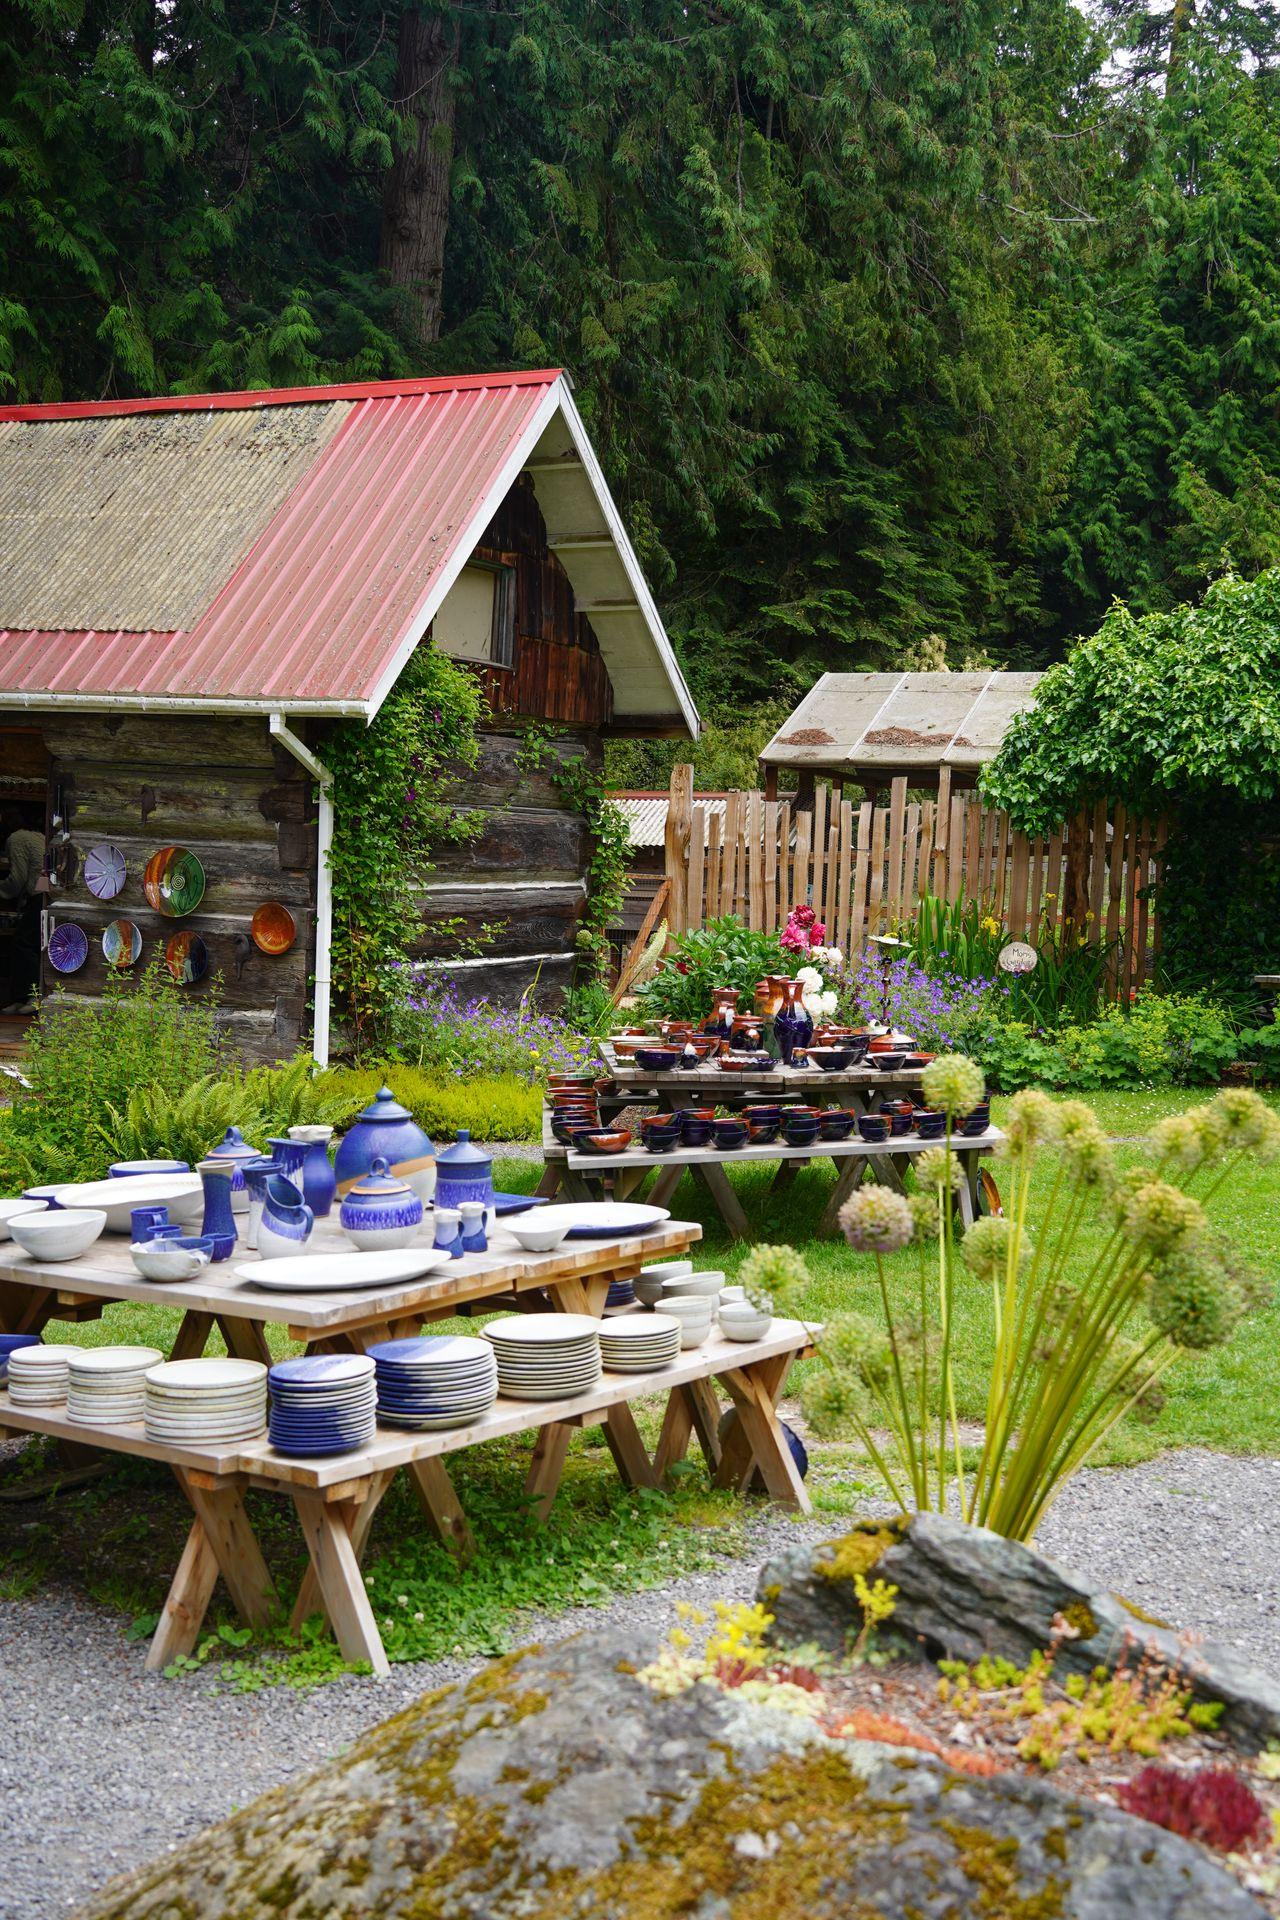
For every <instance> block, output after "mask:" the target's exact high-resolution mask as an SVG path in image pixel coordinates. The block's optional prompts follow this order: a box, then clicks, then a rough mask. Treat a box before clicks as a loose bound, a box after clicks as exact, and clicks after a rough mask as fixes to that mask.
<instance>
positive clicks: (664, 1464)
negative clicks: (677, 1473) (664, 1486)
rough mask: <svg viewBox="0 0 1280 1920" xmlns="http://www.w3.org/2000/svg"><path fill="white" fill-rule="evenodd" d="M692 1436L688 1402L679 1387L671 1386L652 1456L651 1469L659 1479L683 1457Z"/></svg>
mask: <svg viewBox="0 0 1280 1920" xmlns="http://www.w3.org/2000/svg"><path fill="white" fill-rule="evenodd" d="M692 1438H693V1415H692V1414H691V1413H690V1411H689V1403H688V1401H687V1400H686V1399H685V1397H684V1394H683V1392H682V1391H681V1389H680V1388H679V1387H673V1388H672V1389H671V1392H670V1393H669V1394H668V1395H667V1410H666V1412H665V1413H664V1414H663V1416H662V1432H661V1433H660V1434H659V1435H658V1451H657V1452H656V1453H655V1454H654V1456H653V1470H654V1472H655V1473H656V1474H657V1476H658V1479H659V1480H662V1479H664V1478H665V1477H666V1474H667V1471H668V1469H669V1468H671V1467H674V1466H676V1465H677V1464H678V1463H679V1462H680V1461H681V1460H683V1459H684V1457H685V1455H686V1454H687V1453H688V1451H689V1442H690V1441H691V1440H692Z"/></svg>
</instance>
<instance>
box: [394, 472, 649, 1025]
mask: <svg viewBox="0 0 1280 1920" xmlns="http://www.w3.org/2000/svg"><path fill="white" fill-rule="evenodd" d="M475 551H476V557H477V559H481V560H489V561H492V562H495V563H500V564H502V565H504V566H510V567H514V568H515V570H516V617H515V624H516V643H515V662H514V665H513V666H511V667H509V668H502V667H493V666H485V667H479V668H477V669H476V671H477V673H478V674H479V677H480V680H481V683H482V685H483V686H484V689H485V693H486V695H487V697H488V701H489V707H490V711H491V713H492V715H493V719H492V721H491V723H490V725H489V726H488V727H487V728H486V730H485V734H484V738H483V739H482V740H481V743H480V758H479V762H478V764H477V766H476V768H475V770H474V772H472V773H468V774H467V775H466V776H465V777H464V779H463V780H462V782H461V783H460V785H459V802H460V805H461V807H462V809H463V810H464V811H472V810H474V811H478V812H479V813H480V815H481V818H480V821H479V830H478V833H477V835H476V837H475V838H474V839H472V840H470V841H467V842H465V843H463V844H462V845H459V846H457V847H451V848H449V849H448V850H447V851H446V852H445V853H444V855H443V856H442V863H441V865H440V866H439V867H438V868H437V869H436V870H435V871H433V872H432V874H431V876H430V880H429V883H428V885H427V887H426V888H425V890H424V893H423V918H424V932H423V938H422V941H421V943H420V947H419V954H420V957H422V958H431V959H449V958H451V957H452V956H453V955H455V954H456V953H457V951H458V935H457V933H450V932H449V931H448V928H447V923H448V922H450V921H454V922H456V923H457V926H458V929H459V930H460V932H461V933H462V935H463V937H464V939H466V940H474V939H476V938H479V937H481V936H482V935H483V934H484V930H485V929H486V928H487V929H488V930H489V937H488V938H487V939H486V940H484V941H483V944H482V946H481V948H480V952H479V957H478V958H474V959H473V958H471V957H470V956H469V955H467V954H465V953H464V956H463V961H462V964H461V965H457V964H456V963H455V966H454V967H453V968H451V969H450V971H452V972H453V973H454V975H455V977H456V979H457V980H458V982H459V984H460V985H464V986H467V987H470V986H474V987H475V990H476V992H477V993H484V994H485V995H486V996H487V997H488V998H489V999H491V1000H495V1001H497V1002H498V1003H499V1004H501V1005H504V1006H512V1005H514V1004H515V1003H516V1001H518V1000H519V998H520V996H521V994H522V993H523V992H524V991H525V989H526V988H527V987H529V986H531V985H532V984H533V983H534V981H535V980H536V982H537V988H538V999H539V1002H540V1004H545V1005H552V1006H554V1005H555V1004H556V1002H557V1000H558V999H559V997H560V995H561V994H562V993H563V992H564V990H565V989H566V988H567V987H568V986H569V985H570V984H571V983H572V979H573V970H574V937H575V935H576V934H577V931H578V927H579V924H580V922H581V919H582V915H583V911H584V909H585V907H586V901H587V887H586V874H587V867H588V864H589V861H590V857H591V849H590V843H589V837H588V834H587V830H586V826H585V823H584V821H583V819H582V817H581V815H580V814H578V813H576V812H575V811H574V810H573V809H572V808H571V807H569V806H568V805H567V804H566V802H565V799H564V797H563V795H562V794H561V793H560V792H559V791H558V790H557V788H556V786H555V783H554V781H553V779H552V777H551V774H550V773H549V772H548V771H546V770H538V771H535V772H530V771H528V770H526V769H525V768H523V767H522V765H521V758H522V756H521V748H522V744H523V742H524V737H525V723H526V722H528V721H544V722H547V723H549V724H551V725H553V726H556V727H558V728H561V729H564V730H565V732H564V737H563V738H557V740H556V741H555V743H554V748H555V752H556V754H557V756H558V757H559V758H561V759H565V758H568V757H570V756H572V755H575V754H583V753H585V754H586V755H588V756H589V757H590V758H591V760H592V762H593V764H595V765H597V766H598V765H599V764H600V761H601V752H602V749H601V744H600V736H601V732H602V731H603V729H605V728H606V727H607V726H608V724H609V722H610V720H611V719H612V717H613V692H612V688H611V687H610V684H609V676H608V674H607V672H606V671H605V665H604V661H603V659H602V657H601V654H600V647H599V643H598V641H597V640H596V636H595V634H594V633H593V631H592V629H591V624H590V622H589V621H588V620H587V619H586V617H585V615H583V614H580V613H578V612H577V611H576V610H575V607H574V597H573V587H572V585H571V584H570V581H569V576H568V574H567V573H566V572H565V570H564V568H563V567H562V566H561V564H560V562H559V561H558V560H557V559H556V557H555V555H554V554H553V553H552V552H551V551H550V550H549V548H548V546H547V532H546V527H545V525H544V524H543V519H542V515H541V513H540V512H539V509H538V503H537V500H536V498H535V496H534V491H533V484H532V482H531V481H530V480H529V478H528V476H527V475H526V476H523V477H522V478H521V479H520V480H518V481H517V482H516V484H515V486H513V487H512V489H511V491H510V493H509V494H508V495H507V497H506V499H505V500H504V501H503V503H502V506H501V507H500V508H499V509H498V512H497V514H496V515H495V516H494V518H493V520H492V521H491V522H490V524H489V526H488V527H487V528H486V529H485V532H484V535H483V537H482V538H481V540H480V542H479V544H478V545H477V547H476V550H475Z"/></svg>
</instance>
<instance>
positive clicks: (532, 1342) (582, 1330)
mask: <svg viewBox="0 0 1280 1920" xmlns="http://www.w3.org/2000/svg"><path fill="white" fill-rule="evenodd" d="M599 1332H600V1322H599V1321H598V1320H595V1319H593V1318H592V1316H591V1315H590V1314H589V1313H512V1314H508V1315H507V1316H506V1317H505V1318H504V1319H502V1320H491V1321H490V1322H489V1324H488V1326H487V1327H486V1328H485V1330H484V1337H485V1339H486V1340H494V1341H497V1342H500V1343H501V1344H503V1345H504V1346H505V1345H506V1344H507V1343H508V1342H514V1343H515V1344H516V1345H517V1346H524V1345H528V1346H531V1347H534V1346H537V1347H540V1346H543V1345H545V1344H548V1343H549V1344H550V1345H551V1346H561V1345H563V1343H564V1342H565V1341H566V1340H582V1339H584V1338H588V1337H594V1336H595V1335H598V1334H599Z"/></svg>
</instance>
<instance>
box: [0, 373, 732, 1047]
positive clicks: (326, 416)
mask: <svg viewBox="0 0 1280 1920" xmlns="http://www.w3.org/2000/svg"><path fill="white" fill-rule="evenodd" d="M0 527H2V528H3V540H4V551H5V565H4V568H3V570H2V571H0V807H3V808H4V809H5V824H6V831H8V830H10V829H11V828H12V827H13V826H14V825H17V826H19V827H23V826H25V827H27V828H29V829H35V830H37V831H40V832H42V833H43V834H44V836H45V840H46V847H47V863H48V867H49V881H48V889H49V890H48V891H47V892H46V893H44V894H43V895H42V897H41V899H40V902H39V916H40V925H39V944H40V956H41V957H40V978H39V986H40V989H41V990H42V991H44V992H47V991H48V990H49V989H50V988H51V987H52V986H53V985H54V984H55V983H56V982H58V981H59V980H61V984H62V985H63V987H64V988H65V990H66V991H67V992H69V993H72V994H75V995H83V996H88V997H93V996H95V995H96V994H98V993H99V992H100V991H101V987H102V982H103V979H104V976H105V973H106V969H107V966H108V962H107V959H106V957H105V955H104V952H103V945H102V941H103V935H104V932H105V930H106V928H107V926H108V924H109V923H110V922H112V921H115V920H117V919H128V920H130V921H132V922H134V924H135V925H136V926H137V927H138V928H139V930H140V932H141V935H142V939H143V955H144V957H147V956H149V955H150V954H151V953H153V952H155V951H156V950H157V949H158V948H162V947H163V945H164V944H165V942H166V941H167V940H168V938H169V937H170V936H171V935H172V934H173V933H174V932H175V931H178V930H187V931H190V932H192V933H194V934H198V935H199V936H200V937H201V939H202V940H203V941H204V942H205V945H206V947H207V949H208V952H209V957H210V960H211V963H212V964H211V968H210V973H209V975H208V976H207V977H206V980H205V981H204V982H201V983H197V984H193V985H191V987H190V989H189V990H190V991H191V992H192V993H200V992H204V991H207V990H208V982H209V980H211V979H212V978H213V977H214V975H215V974H216V975H218V976H220V988H219V992H220V1003H221V1006H222V1009H223V1012H224V1017H225V1018H226V1020H227V1022H228V1025H229V1027H230V1029H231V1031H232V1034H233V1036H234V1039H235V1042H236V1044H237V1047H238V1049H239V1050H240V1051H241V1052H242V1053H243V1054H244V1055H245V1056H246V1057H248V1058H255V1059H274V1058H277V1057H280V1056H282V1055H287V1054H288V1053H290V1052H292V1051H293V1050H294V1049H295V1048H296V1047H297V1046H298V1045H299V1044H300V1043H302V1042H303V1041H304V1040H305V1039H306V1037H307V1035H308V1034H309V1033H310V1034H312V1035H313V1043H314V1047H315V1051H316V1054H317V1057H319V1058H321V1059H324V1058H327V1057H328V1052H329V1046H330V1038H329V1027H330V1018H329V966H328V947H329V899H328V886H327V881H326V863H325V853H324V849H325V846H326V844H327V841H328V837H329V834H330V833H331V831H332V807H333V804H334V802H333V796H332V792H331V789H330V786H329V783H328V776H327V769H326V767H325V758H324V755H325V739H326V734H327V733H328V731H329V730H330V729H331V728H332V726H333V724H334V723H335V722H337V721H341V720H353V719H355V720H363V721H365V722H366V723H367V722H370V721H372V720H373V719H374V718H375V716H376V714H377V712H378V709H379V707H380V706H381V705H382V702H383V701H384V700H385V698H386V696H387V694H388V693H389V691H390V690H391V688H392V687H393V686H394V684H395V682H396V679H397V678H398V676H399V674H400V673H401V672H402V671H403V669H404V667H405V665H406V663H407V662H408V660H409V658H410V656H411V654H412V653H413V650H414V649H415V648H416V647H419V646H427V645H434V646H436V647H439V648H441V649H442V650H444V651H445V652H447V653H449V654H450V655H452V656H454V657H456V658H458V659H460V660H463V661H465V662H467V664H468V666H469V667H470V668H471V670H472V671H474V672H475V673H476V674H477V675H478V676H479V678H480V679H481V681H482V682H483V684H484V687H485V690H486V693H487V695H488V700H489V705H490V710H491V716H492V718H491V721H490V724H489V725H488V727H487V729H486V732H485V736H484V740H483V745H482V752H481V757H480V763H479V765H478V767H477V768H476V770H475V773H474V775H473V776H469V777H468V780H467V782H466V784H465V787H464V788H463V789H462V790H460V793H459V804H460V805H461V806H463V807H466V808H476V809H478V810H480V811H481V813H482V815H483V819H482V824H481V828H480V831H479V833H478V834H477V835H476V837H475V838H473V839H472V840H470V841H469V842H467V843H466V847H465V852H460V851H457V850H454V851H451V852H450V854H449V856H448V860H449V864H448V866H447V867H441V868H439V869H437V870H434V871H432V872H431V874H430V875H429V876H428V877H427V882H426V887H425V893H424V899H423V910H424V919H425V920H431V921H439V920H441V919H444V918H448V917H455V916H456V918H457V919H459V920H460V921H461V922H462V923H463V924H464V926H466V927H468V928H472V927H476V928H478V927H479V926H480V925H482V924H484V925H488V926H490V927H493V928H496V929H497V931H496V937H495V939H494V941H493V944H492V945H491V946H490V947H489V948H487V949H486V950H485V953H484V957H483V959H482V960H479V961H476V960H475V959H458V958H455V959H453V960H451V961H450V962H449V967H450V971H454V970H455V969H456V970H458V972H459V977H461V978H464V979H465V978H467V975H468V972H469V973H470V975H471V976H472V977H473V978H474V982H475V985H476V988H477V991H482V992H483V993H485V994H486V995H488V996H489V997H491V998H494V999H500V1000H504V1001H507V1002H510V1001H513V1000H514V999H516V998H517V997H518V996H519V995H520V994H521V993H522V992H523V991H524V990H525V989H526V988H527V987H528V986H529V985H530V983H531V982H532V981H533V980H534V979H535V978H537V980H538V982H539V990H540V994H542V995H544V996H547V997H551V996H553V995H554V994H555V993H557V992H558V991H562V990H563V989H564V988H565V987H566V986H567V985H568V984H569V982H570V980H571V978H572V974H573V965H574V961H573V953H574V935H575V933H576V931H577V927H578V923H579V920H580V918H581V915H582V912H583V909H584V906H585V901H586V873H587V866H588V859H589V851H590V850H589V846H588V837H587V830H586V827H585V824H584V822H583V821H582V819H581V818H580V817H579V816H578V815H577V814H576V813H574V812H572V811H571V810H570V809H569V808H568V807H567V805H566V802H565V801H564V799H563V798H562V796H561V795H560V793H559V791H558V789H557V788H556V786H555V785H554V783H553V782H552V780H551V779H550V777H549V776H548V775H547V774H545V773H542V774H534V775H531V774H529V773H527V772H526V771H524V770H522V766H521V756H520V751H519V750H520V744H521V736H522V732H523V729H524V728H525V727H526V726H527V725H528V723H529V722H531V721H538V722H548V723H551V724H553V725H554V726H555V727H556V728H557V729H563V738H558V739H557V748H556V750H557V751H558V752H560V753H584V752H585V753H587V754H591V755H595V756H598V755H599V754H600V752H601V747H602V742H603V740H604V739H605V737H606V736H607V735H609V734H610V733H619V734H631V735H655V736H662V735H666V736H683V737H690V736H692V735H694V734H695V733H696V731H697V726H698V719H697V713H696V710H695V708H694V705H693V702H692V700H691V698H690V696H689V693H688V690H687V688H686V686H685V684H684V680H683V678H682V676H681V674H680V670H679V667H678V666H677V664H676V660H675V656H674V654H673V652H672V649H671V646H670V643H669V641H668V639H667V636H666V634H665V632H664V630H663V626H662V622H661V619H660V617H659V614H658V611H657V608H656V607H655V605H654V602H653V598H652V595H651V594H650V592H649V590H648V587H647V586H646V584H645V581H644V577H643V575H642V573H641V570H640V566H639V563H638V561H637V559H636V556H635V553H634V551H633V549H632V547H631V544H630V541H629V540H628V538H627V535H626V532H625V529H624V527H623V525H622V521H621V518H620V515H619V513H618V510H617V507H616V506H615V504H614V502H613V501H612V499H611V498H610V495H609V491H608V488H607V486H606V484H605V481H604V477H603V474H602V473H601V470H600V466H599V463H598V461H597V460H596V457H595V454H594V452H593V451H592V448H591V445H590V442H589V440H588V438H587V434H586V431H585V429H584V427H583V423H582V420H581V418H580V416H579V414H578V412H577V409H576V407H575V405H574V402H573V397H572V393H571V390H570V385H569V381H568V379H567V377H566V376H565V375H564V374H563V373H561V372H558V371H555V370H552V371H545V372H536V373H512V374H492V375H475V376H469V377H466V378H459V379H452V380H449V379H422V380H404V381H391V382H375V383H360V384H352V385H346V386H333V387H313V388H300V389H294V390H288V391H278V392H261V393H239V394H204V395H195V396H183V397H181V398H177V399H165V400H121V401H101V402H85V403H75V404H67V405H54V406H11V407H0ZM3 838H4V836H3V835H2V834H0V851H3ZM171 846H176V847H185V848H187V849H189V850H190V851H191V852H192V853H194V854H195V855H196V856H197V858H198V859H199V861H200V862H201V864H202V866H203V868H204V872H205V876H206V886H205V891H204V894H203V897H202V898H201V900H200V901H199V904H198V906H196V907H195V909H194V910H193V911H192V912H190V913H189V914H186V915H184V916H182V917H181V918H180V919H177V920H174V919H167V918H164V917H163V916H161V915H160V914H159V913H157V912H156V911H154V910H153V908H152V907H151V905H150V904H149V902H148V898H147V895H146V893H145V891H144V886H143V875H144V870H145V868H146V866H147V862H148V861H149V860H150V859H151V858H152V856H153V855H154V854H156V853H157V852H158V851H159V850H160V849H162V848H165V847H171ZM102 848H117V849H118V850H119V852H120V853H121V854H122V855H123V856H124V861H125V878H124V883H123V886H122V888H121V890H120V891H119V892H118V893H117V894H115V895H114V896H112V897H111V898H109V899H105V898H100V897H95V892H94V891H93V890H92V889H91V888H90V886H89V885H88V884H86V875H85V862H86V858H87V857H88V856H90V855H91V854H93V853H94V851H95V850H96V849H102ZM92 870H93V869H92V867H91V872H92ZM270 903H277V904H279V905H280V906H283V907H285V908H287V909H288V912H289V914H290V915H292V916H293V919H294V922H295V924H296V928H297V938H296V941H295V942H294V944H293V945H292V946H290V947H289V948H288V950H287V951H285V952H280V953H271V952H264V951H263V950H262V949H261V947H260V946H259V945H258V944H257V943H256V942H255V939H254V938H253V924H254V915H255V913H256V912H257V910H258V908H259V907H262V906H264V905H268V904H270ZM19 917H20V914H19V913H18V912H17V911H16V910H15V908H14V907H13V905H12V903H8V904H5V903H0V995H4V998H0V1005H4V1004H5V1003H6V1000H7V999H8V993H7V992H6V987H7V986H9V987H11V986H12V983H13V980H14V977H15V973H14V955H15V948H14V945H13V942H14V940H15V936H16V933H17V929H16V927H15V922H16V921H17V920H18V918H19ZM66 923H70V924H72V925H74V926H78V927H80V928H81V929H82V930H83V932H84V934H85V935H86V937H87V954H86V957H85V959H84V961H83V964H81V965H80V966H79V967H78V968H77V969H76V970H75V971H74V972H70V973H65V974H61V975H60V974H59V972H58V971H57V970H56V969H55V968H54V967H53V966H52V965H51V962H50V948H49V943H50V940H51V939H52V940H55V948H54V951H55V953H56V954H57V955H58V957H59V958H62V957H63V956H64V949H65V948H66V947H67V946H68V944H69V943H71V941H72V936H69V935H66V934H59V933H58V931H57V930H58V928H59V927H61V926H63V925H64V924H66ZM6 943H8V944H6ZM74 944H75V945H76V946H78V940H76V941H75V942H74ZM422 950H423V953H424V955H426V956H427V957H434V958H436V959H439V960H442V961H446V960H449V955H448V953H447V951H442V948H441V945H440V943H439V941H437V942H436V943H435V945H434V946H432V945H431V943H430V941H429V939H428V937H427V936H426V934H425V933H424V940H423V949H422ZM19 959H20V957H19ZM139 964H141V963H139ZM9 1024H10V1027H11V1028H12V1022H10V1023H9Z"/></svg>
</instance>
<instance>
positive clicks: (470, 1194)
mask: <svg viewBox="0 0 1280 1920" xmlns="http://www.w3.org/2000/svg"><path fill="white" fill-rule="evenodd" d="M464 1200H478V1201H479V1202H480V1204H481V1206H482V1207H483V1208H484V1223H485V1232H486V1233H492V1232H493V1228H494V1221H495V1218H496V1216H495V1214H494V1210H493V1155H492V1154H489V1153H486V1152H485V1151H484V1148H483V1147H477V1146H476V1145H475V1144H474V1142H473V1141H472V1138H471V1135H470V1133H469V1132H468V1131H467V1129H466V1128H465V1127H463V1128H462V1129H461V1130H460V1131H459V1133H458V1135H457V1137H456V1139H455V1141H454V1144H453V1145H452V1146H451V1147H445V1149H444V1150H443V1152H441V1153H439V1154H437V1155H436V1205H437V1206H438V1207H460V1206H461V1205H462V1203H463V1201H464Z"/></svg>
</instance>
